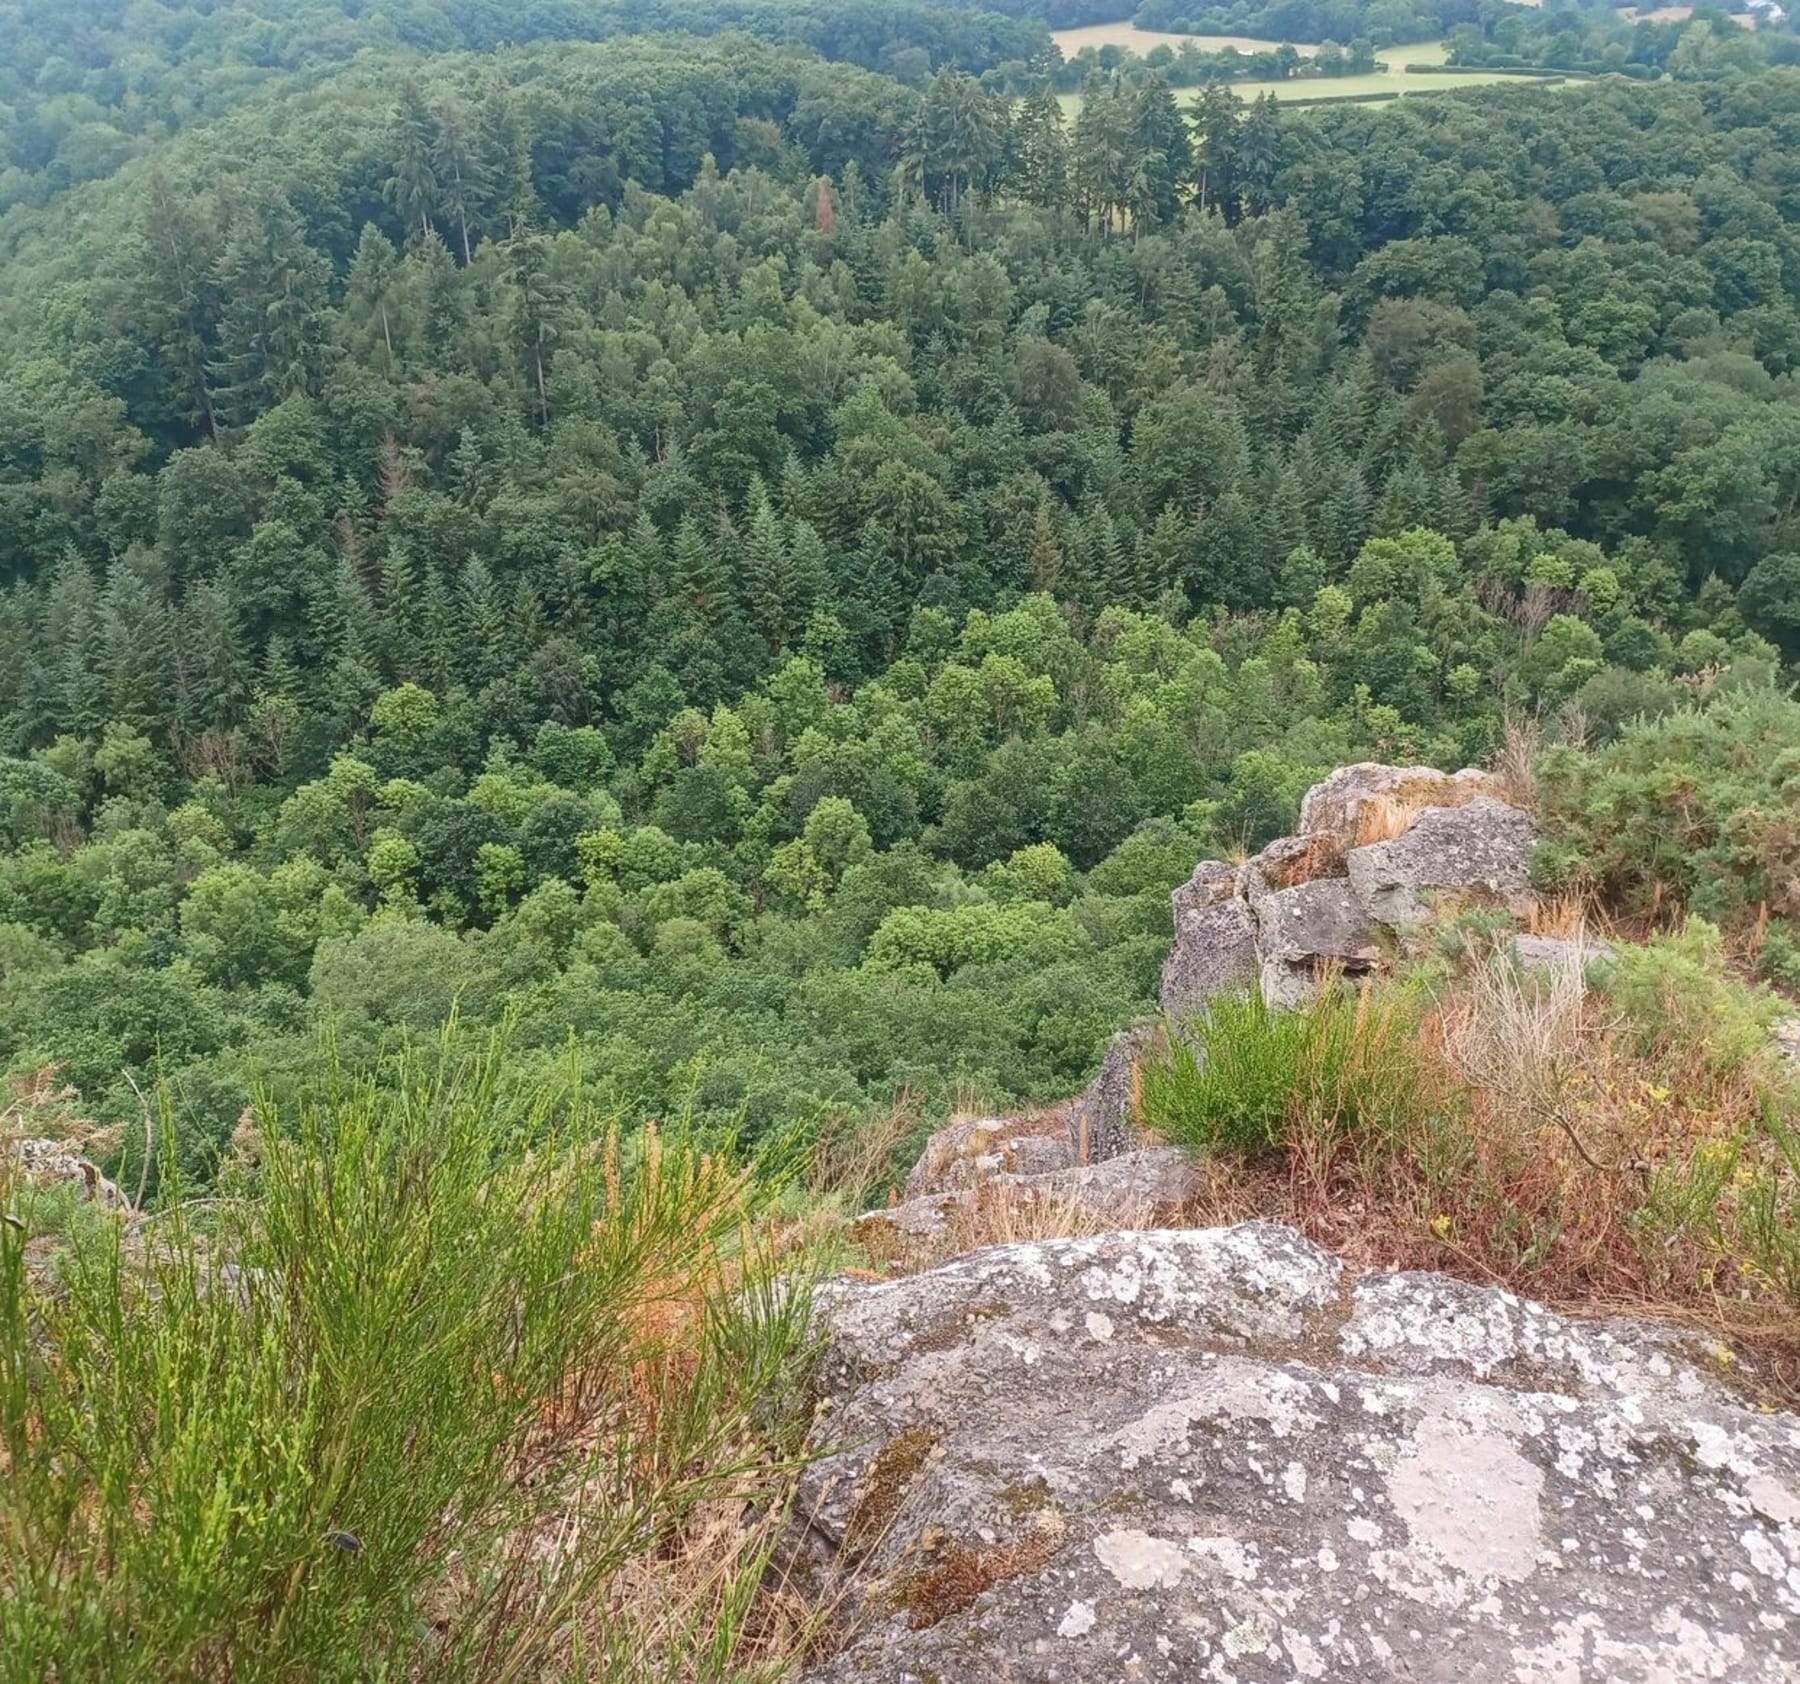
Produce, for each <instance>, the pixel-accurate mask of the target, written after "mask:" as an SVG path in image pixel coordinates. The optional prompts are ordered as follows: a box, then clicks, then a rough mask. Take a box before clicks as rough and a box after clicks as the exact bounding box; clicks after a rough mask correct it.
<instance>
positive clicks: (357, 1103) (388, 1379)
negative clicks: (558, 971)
mask: <svg viewBox="0 0 1800 1684" xmlns="http://www.w3.org/2000/svg"><path fill="white" fill-rule="evenodd" d="M501 1074H502V1064H501V1059H500V1056H499V1054H498V1053H497V1052H494V1051H489V1052H488V1053H486V1054H484V1055H483V1056H480V1057H476V1058H474V1059H468V1060H446V1061H445V1062H443V1063H442V1064H440V1065H439V1066H437V1067H435V1068H427V1067H425V1066H423V1065H422V1064H420V1063H419V1062H418V1061H414V1062H413V1064H412V1065H411V1067H410V1068H408V1069H407V1070H406V1071H405V1072H404V1073H403V1074H402V1075H401V1076H400V1077H399V1078H398V1079H397V1080H395V1081H393V1082H392V1083H390V1084H389V1085H387V1086H384V1087H381V1088H377V1087H376V1086H374V1085H372V1084H371V1083H368V1082H362V1081H354V1082H351V1081H346V1082H344V1083H343V1084H342V1085H341V1086H340V1087H339V1088H338V1090H337V1091H328V1092H326V1093H325V1094H324V1095H323V1096H322V1097H320V1098H318V1099H317V1100H315V1101H314V1102H313V1103H311V1104H309V1105H308V1106H307V1107H306V1108H305V1109H304V1110H303V1111H302V1112H301V1114H300V1115H298V1116H297V1117H295V1118H294V1119H292V1122H291V1125H290V1127H289V1128H288V1129H287V1130H285V1131H284V1130H282V1129H281V1128H279V1127H278V1126H277V1120H276V1119H273V1118H264V1119H260V1120H259V1135H258V1137H256V1138H252V1139H246V1140H245V1141H243V1142H241V1147H242V1149H243V1152H244V1153H245V1154H253V1160H254V1161H248V1159H247V1158H246V1157H240V1159H239V1161H238V1162H237V1163H236V1164H235V1165H234V1166H233V1169H232V1171H231V1174H230V1175H229V1176H228V1178H227V1183H226V1190H225V1192H224V1194H223V1195H222V1196H221V1198H220V1199H218V1200H216V1201H207V1203H206V1204H204V1205H203V1206H188V1205H184V1204H181V1203H179V1202H168V1203H165V1204H164V1206H163V1207H162V1208H161V1209H160V1210H158V1211H157V1212H155V1213H154V1214H153V1215H151V1216H150V1217H149V1218H147V1219H143V1220H138V1221H134V1222H131V1223H129V1224H120V1225H116V1226H114V1227H112V1228H111V1230H110V1233H109V1236H107V1237H106V1238H104V1239H103V1240H102V1241H101V1242H100V1243H98V1244H90V1245H88V1246H85V1247H82V1248H80V1249H79V1250H78V1251H77V1252H76V1253H75V1254H74V1255H73V1256H71V1257H70V1258H69V1259H68V1261H67V1266H66V1267H65V1268H64V1269H63V1270H62V1271H61V1274H60V1279H59V1282H58V1284H57V1285H55V1286H54V1287H52V1286H51V1285H50V1284H48V1283H47V1282H46V1280H45V1278H44V1276H43V1275H42V1273H41V1271H40V1270H38V1269H37V1268H36V1267H35V1266H34V1263H33V1257H32V1247H31V1237H30V1235H29V1234H27V1233H24V1232H21V1231H20V1230H18V1229H16V1228H14V1227H12V1226H10V1225H8V1226H5V1227H3V1228H0V1450H3V1453H4V1456H5V1461H6V1472H7V1482H6V1496H5V1500H4V1502H0V1538H3V1539H4V1551H3V1557H4V1567H3V1575H4V1594H0V1677H4V1678H5V1679H7V1680H8V1681H12V1680H17V1681H19V1684H25V1681H27V1680H30V1681H32V1684H38V1681H42V1680H46V1679H56V1680H59V1681H66V1684H73V1681H74V1680H82V1681H87V1680H93V1681H96V1684H102V1681H107V1680H126V1679H129V1680H133V1681H136V1680H149V1679H159V1680H160V1679H177V1678H180V1679H196V1680H213V1679H218V1680H224V1679H230V1680H233V1681H253V1680H278V1679H279V1680H299V1679H307V1680H315V1679H316V1680H334V1679H343V1680H350V1679H357V1680H363V1679H401V1678H405V1679H443V1680H476V1679H479V1680H482V1681H483V1684H499V1681H502V1680H515V1679H518V1680H522V1679H536V1678H542V1677H545V1676H557V1677H571V1678H573V1677H593V1678H601V1677H605V1678H632V1677H644V1678H648V1677H658V1678H662V1677H667V1678H670V1679H677V1678H693V1679H701V1678H725V1677H733V1678H738V1677H748V1676H753V1675H755V1667H756V1665H757V1654H756V1652H755V1648H756V1645H755V1644H754V1643H753V1642H752V1637H751V1633H750V1630H749V1624H750V1622H751V1618H752V1612H753V1609H752V1604H753V1601H754V1593H755V1591H756V1587H757V1586H758V1584H759V1583H760V1581H761V1578H762V1574H763V1569H764V1567H765V1565H766V1562H767V1555H768V1550H769V1547H770V1545H771V1542H772V1537H773V1527H774V1525H775V1524H776V1523H778V1521H779V1518H780V1513H781V1502H782V1493H783V1488H784V1479H785V1472H784V1469H785V1467H786V1466H787V1464H788V1461H789V1458H790V1456H791V1452H792V1450H793V1448H794V1446H795V1444H796V1442H797V1434H798V1433H799V1431H800V1430H801V1427H802V1424H803V1417H802V1415H801V1413H800V1412H799V1410H798V1407H797V1394H796V1391H795V1387H796V1386H797V1385H798V1384H799V1383H800V1381H801V1378H802V1376H803V1369H804V1364H803V1361H802V1360H801V1359H802V1358H803V1354H804V1349H805V1342H806V1334H805V1327H806V1319H807V1313H808V1312H807V1304H806V1295H805V1293H804V1291H801V1290H798V1289H797V1288H796V1289H791V1290H787V1291H785V1292H782V1293H777V1292H776V1291H775V1290H774V1289H773V1286H772V1282H771V1276H770V1273H769V1270H768V1266H767V1261H766V1259H765V1258H763V1257H762V1256H761V1255H760V1254H759V1251H758V1249H757V1247H756V1246H755V1245H754V1244H753V1243H752V1242H751V1240H750V1239H749V1238H748V1237H747V1236H748V1234H749V1231H750V1230H749V1228H748V1224H749V1222H750V1220H751V1218H752V1217H753V1216H754V1215H755V1213H756V1211H757V1208H758V1205H759V1202H760V1200H761V1199H762V1198H763V1196H764V1193H763V1190H762V1189H761V1188H760V1187H759V1184H758V1182H757V1181H756V1180H755V1179H754V1178H753V1177H752V1176H751V1175H750V1174H749V1173H748V1172H747V1171H745V1170H742V1169H739V1168H735V1167H733V1166H732V1165H731V1164H730V1163H729V1162H728V1161H727V1160H725V1159H724V1158H721V1157H718V1156H712V1155H709V1154H707V1153H705V1152H703V1151H701V1150H700V1149H699V1148H698V1147H696V1146H695V1145H693V1144H691V1143H688V1142H686V1141H683V1140H678V1139H673V1138H664V1137H662V1136H660V1135H658V1134H657V1133H656V1132H655V1131H650V1132H648V1133H646V1134H644V1135H643V1136H641V1137H640V1138H638V1139H637V1140H635V1141H634V1143H633V1145H632V1147H631V1149H630V1150H629V1151H627V1150H626V1149H624V1148H623V1147H622V1146H621V1145H620V1143H619V1141H618V1139H617V1137H616V1136H615V1135H612V1134H609V1133H608V1132H607V1130H606V1129H605V1128H604V1126H603V1125H602V1123H601V1122H600V1121H599V1120H598V1119H596V1118H595V1116H594V1115H593V1114H592V1112H591V1110H590V1109H589V1107H588V1106H587V1105H586V1103H585V1101H584V1100H583V1098H582V1095H581V1093H580V1090H579V1087H578V1085H576V1084H574V1083H573V1082H572V1081H571V1082H568V1083H565V1084H562V1085H560V1086H549V1085H544V1086H540V1087H537V1088H535V1089H534V1090H532V1091H529V1092H526V1093H524V1094H512V1095H509V1092H508V1088H507V1085H506V1084H505V1083H504V1082H503V1081H502V1080H501ZM166 1192H167V1184H165V1195H166ZM697 1532H703V1533H704V1535H705V1538H706V1549H705V1551H704V1552H701V1551H698V1550H697V1549H692V1548H690V1545H691V1542H692V1537H693V1535H694V1534H696V1533H697Z"/></svg>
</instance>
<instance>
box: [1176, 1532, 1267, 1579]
mask: <svg viewBox="0 0 1800 1684" xmlns="http://www.w3.org/2000/svg"><path fill="white" fill-rule="evenodd" d="M1187 1547H1188V1548H1189V1549H1190V1550H1192V1551H1193V1553H1194V1554H1195V1555H1197V1556H1199V1557H1201V1558H1202V1559H1203V1560H1206V1561H1211V1562H1215V1563H1217V1565H1218V1566H1219V1567H1221V1568H1223V1569H1224V1571H1225V1574H1226V1576H1227V1577H1228V1578H1233V1579H1236V1580H1238V1581H1239V1582H1240V1583H1241V1584H1251V1583H1253V1582H1254V1581H1255V1579H1256V1576H1257V1574H1258V1573H1259V1572H1260V1571H1261V1565H1260V1563H1259V1561H1258V1558H1257V1551H1256V1545H1255V1544H1252V1543H1246V1542H1245V1541H1244V1540H1243V1539H1241V1538H1189V1539H1188V1541H1187Z"/></svg>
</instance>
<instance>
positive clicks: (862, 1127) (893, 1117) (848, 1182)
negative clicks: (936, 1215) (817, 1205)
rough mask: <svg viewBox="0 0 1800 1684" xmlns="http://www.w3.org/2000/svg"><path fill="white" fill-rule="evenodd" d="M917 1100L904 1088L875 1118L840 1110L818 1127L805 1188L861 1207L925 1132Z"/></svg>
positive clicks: (892, 1175) (893, 1171)
mask: <svg viewBox="0 0 1800 1684" xmlns="http://www.w3.org/2000/svg"><path fill="white" fill-rule="evenodd" d="M924 1129H925V1121H924V1112H923V1110H922V1108H921V1107H920V1104H919V1101H918V1098H917V1097H916V1096H915V1095H914V1094H913V1092H912V1091H911V1090H910V1089H906V1088H903V1089H902V1090H901V1091H900V1092H899V1093H898V1094H896V1095H895V1097H894V1101H893V1103H892V1104H891V1105H889V1106H888V1108H887V1109H886V1110H885V1111H879V1112H877V1113H876V1114H875V1115H874V1116H873V1117H867V1118H865V1117H862V1116H859V1115H857V1114H855V1113H851V1112H838V1113H837V1114H836V1115H835V1116H833V1117H832V1118H831V1119H830V1120H829V1121H828V1122H827V1123H826V1125H825V1126H824V1128H823V1129H822V1130H821V1131H820V1134H819V1140H818V1143H817V1145H816V1146H815V1147H814V1149H813V1154H812V1165H811V1173H810V1174H809V1176H808V1178H807V1185H808V1191H810V1192H812V1193H814V1194H816V1195H818V1196H820V1197H830V1196H833V1195H836V1196H837V1197H840V1198H842V1199H843V1200H844V1202H845V1203H846V1204H848V1205H851V1206H861V1205H864V1204H866V1203H867V1202H868V1200H869V1198H870V1197H871V1195H872V1194H873V1193H874V1192H875V1191H876V1190H877V1189H878V1188H880V1187H881V1186H883V1185H884V1184H885V1183H887V1182H889V1181H891V1180H892V1179H893V1177H894V1175H895V1173H896V1169H897V1166H898V1165H899V1163H900V1161H901V1158H902V1156H903V1154H904V1153H905V1151H906V1149H907V1147H908V1146H909V1145H911V1143H912V1142H914V1141H916V1140H917V1139H918V1138H919V1136H920V1135H921V1134H922V1133H923V1132H924Z"/></svg>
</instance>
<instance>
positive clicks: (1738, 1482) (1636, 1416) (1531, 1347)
mask: <svg viewBox="0 0 1800 1684" xmlns="http://www.w3.org/2000/svg"><path fill="white" fill-rule="evenodd" d="M821 1313H822V1320H823V1327H824V1331H825V1335H826V1340H827V1343H826V1349H825V1355H824V1359H823V1364H822V1368H821V1372H820V1387H821V1392H822V1399H821V1412H820V1415H819V1418H818V1423H817V1426H816V1428H815V1435H814V1445H813V1447H814V1449H815V1451H817V1452H818V1453H819V1459H818V1460H817V1461H816V1462H815V1463H813V1464H812V1465H811V1466H810V1467H809V1469H808V1472H807V1474H806V1475H805V1479H804V1491H803V1494H802V1504H801V1510H800V1514H799V1517H798V1518H797V1520H796V1524H795V1538H794V1548H793V1551H792V1552H791V1553H792V1560H793V1562H794V1564H795V1566H796V1570H798V1571H800V1572H801V1573H802V1575H803V1577H804V1576H805V1575H808V1574H810V1575H811V1582H812V1586H813V1588H814V1590H815V1591H816V1592H817V1593H819V1594H823V1595H826V1596H829V1597H833V1598H836V1599H837V1606H838V1607H839V1609H840V1610H841V1619H840V1624H839V1632H838V1636H839V1640H840V1646H839V1647H838V1649H837V1652H836V1653H835V1654H833V1655H831V1656H830V1657H829V1658H827V1659H824V1660H822V1661H820V1662H818V1663H817V1664H815V1665H814V1667H813V1668H812V1669H811V1671H810V1673H809V1674H808V1676H810V1677H811V1678H812V1679H814V1680H816V1681H818V1684H963V1681H965V1680H991V1681H994V1684H1027V1681H1030V1684H1037V1681H1043V1684H1049V1681H1052V1680H1054V1681H1057V1684H1118V1681H1121V1680H1131V1681H1143V1684H1177V1681H1180V1684H1187V1681H1189V1680H1208V1681H1216V1684H1293V1681H1295V1680H1304V1681H1314V1680H1317V1681H1323V1684H1371V1681H1376V1680H1395V1681H1400V1680H1405V1681H1408V1684H1489V1681H1493V1684H1501V1681H1504V1684H1603V1681H1604V1684H1688V1681H1690V1680H1702V1679H1710V1680H1721V1681H1729V1684H1776V1681H1778V1680H1780V1681H1784V1684H1791V1681H1792V1680H1793V1679H1794V1678H1795V1677H1796V1670H1795V1669H1796V1666H1797V1665H1800V1419H1796V1418H1795V1417H1793V1416H1791V1415H1786V1414H1760V1413H1758V1412H1757V1411H1756V1410H1755V1409H1754V1408H1752V1407H1749V1406H1747V1405H1746V1404H1744V1403H1743V1402H1740V1401H1739V1400H1738V1399H1737V1398H1736V1397H1735V1396H1734V1395H1733V1394H1732V1393H1731V1392H1729V1391H1728V1390H1727V1389H1725V1388H1724V1387H1723V1386H1722V1385H1720V1384H1719V1383H1718V1382H1717V1381H1715V1380H1714V1379H1712V1378H1711V1377H1710V1376H1709V1375H1708V1374H1706V1373H1704V1372H1702V1370H1701V1369H1700V1368H1699V1367H1697V1366H1695V1365H1694V1364H1692V1363H1690V1361H1689V1360H1688V1359H1687V1358H1686V1357H1685V1356H1684V1355H1682V1354H1681V1353H1680V1351H1678V1350H1677V1349H1675V1348H1673V1347H1672V1345H1671V1343H1670V1336H1668V1335H1664V1334H1660V1333H1657V1332H1652V1331H1650V1330H1647V1329H1645V1328H1643V1327H1641V1326H1639V1325H1637V1324H1632V1323H1611V1324H1592V1323H1575V1322H1570V1321H1568V1320H1565V1319H1564V1318H1562V1317H1560V1316H1557V1315H1555V1314H1553V1313H1551V1312H1550V1311H1547V1310H1544V1309H1542V1308H1540V1307H1538V1306H1536V1305H1532V1304H1528V1303H1525V1302H1522V1301H1521V1300H1519V1299H1517V1298H1514V1297H1512V1296H1511V1295H1509V1294H1507V1293H1504V1292H1499V1291H1495V1290H1491V1289H1485V1288H1477V1287H1470V1286H1466V1285H1463V1284H1462V1283H1459V1282H1456V1281H1452V1280H1448V1279H1446V1278H1444V1277H1440V1276H1434V1275H1414V1274H1371V1275H1367V1276H1364V1277H1363V1278H1361V1279H1356V1280H1353V1279H1350V1278H1348V1276H1347V1274H1346V1271H1345V1270H1344V1269H1343V1268H1342V1267H1341V1266H1340V1264H1339V1263H1338V1261H1337V1260H1336V1259H1335V1258H1333V1257H1332V1256H1331V1255H1330V1254H1328V1253H1326V1252H1324V1251H1321V1250H1320V1249H1318V1248H1317V1247H1316V1246H1314V1245H1312V1244H1310V1243H1309V1242H1308V1241H1306V1240H1305V1239H1304V1238H1302V1237H1301V1236H1300V1235H1298V1234H1296V1233H1294V1232H1292V1231H1291V1230H1288V1229H1283V1228H1276V1227H1271V1226H1267V1225H1262V1224H1250V1225H1244V1226H1240V1227H1236V1228H1225V1229H1210V1230H1201V1231H1188V1232H1168V1231H1153V1232H1146V1233H1135V1234H1106V1235H1101V1236H1098V1237H1095V1238H1090V1239H1075V1240H1061V1241H1055V1242H1048V1243H1043V1244H1029V1245H1010V1246H1002V1247H996V1248H993V1249H990V1250H987V1251H983V1252H977V1253H974V1254H971V1255H969V1256H966V1257H963V1258H960V1259H958V1260H956V1261H955V1262H952V1263H949V1264H946V1265H944V1266H942V1267H940V1268H938V1269H936V1270H933V1271H931V1272H930V1273H927V1274H923V1275H918V1276H914V1277H912V1278H910V1279H905V1280H900V1281H895V1282H887V1283H843V1284H841V1285H840V1286H837V1287H834V1288H832V1289H830V1290H829V1291H828V1292H827V1295H826V1298H825V1301H824V1304H823V1308H822V1312H821Z"/></svg>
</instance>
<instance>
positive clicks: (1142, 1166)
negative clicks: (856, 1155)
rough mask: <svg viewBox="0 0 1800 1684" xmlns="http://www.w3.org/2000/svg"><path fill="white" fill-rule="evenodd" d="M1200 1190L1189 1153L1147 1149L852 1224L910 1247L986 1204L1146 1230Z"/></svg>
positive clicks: (895, 1207) (943, 1196) (910, 1203)
mask: <svg viewBox="0 0 1800 1684" xmlns="http://www.w3.org/2000/svg"><path fill="white" fill-rule="evenodd" d="M1199 1190H1200V1170H1199V1166H1198V1164H1197V1163H1196V1161H1195V1159H1194V1156H1193V1154H1192V1153H1190V1152H1186V1151H1184V1150H1182V1149H1181V1148H1180V1147H1177V1146H1146V1147H1139V1148H1136V1149H1135V1150H1132V1151H1126V1152H1120V1153H1117V1154H1116V1155H1114V1156H1113V1157H1110V1158H1107V1159H1105V1160H1104V1161H1103V1162H1100V1163H1092V1164H1065V1165H1064V1166H1063V1167H1062V1168H1060V1169H1052V1170H1046V1171H1043V1172H1042V1173H1039V1174H1033V1175H1018V1174H1004V1173H1001V1174H995V1175H992V1176H989V1177H987V1178H985V1179H984V1180H983V1181H981V1182H980V1184H979V1185H977V1186H970V1187H964V1188H960V1189H953V1190H950V1191H946V1192H936V1193H922V1194H919V1195H917V1196H916V1197H912V1198H907V1199H902V1200H901V1201H900V1202H899V1203H897V1204H892V1205H887V1206H884V1207H883V1208H881V1209H878V1210H871V1211H866V1212H864V1214H863V1215H861V1216H859V1217H858V1218H857V1219H856V1223H855V1226H856V1228H857V1230H858V1231H859V1233H860V1234H861V1235H862V1237H863V1238H864V1239H865V1240H870V1239H872V1238H874V1237H875V1236H877V1235H880V1234H882V1233H886V1234H888V1235H892V1236H894V1237H895V1238H898V1239H901V1240H908V1241H911V1240H935V1239H940V1238H942V1237H943V1236H945V1235H947V1234H949V1233H950V1232H951V1230H952V1228H953V1226H954V1225H955V1224H956V1223H957V1222H958V1221H959V1220H961V1219H963V1218H965V1217H971V1216H973V1215H974V1214H975V1212H976V1211H977V1209H978V1208H979V1207H980V1204H981V1201H983V1200H989V1201H1005V1202H1007V1203H1010V1204H1013V1205H1016V1206H1021V1207H1022V1206H1024V1205H1026V1204H1029V1203H1032V1202H1037V1203H1040V1204H1043V1205H1053V1206H1056V1207H1059V1208H1061V1207H1067V1208H1068V1209H1070V1210H1071V1211H1074V1212H1075V1213H1077V1214H1079V1216H1080V1217H1081V1219H1082V1221H1083V1223H1084V1225H1086V1226H1089V1227H1094V1228H1103V1227H1119V1228H1130V1227H1138V1228H1146V1227H1150V1226H1152V1225H1154V1224H1155V1223H1158V1222H1167V1221H1170V1220H1173V1219H1174V1218H1176V1217H1178V1216H1180V1215H1181V1214H1182V1212H1183V1211H1184V1210H1186V1209H1187V1208H1188V1206H1189V1205H1191V1203H1192V1202H1193V1200H1194V1197H1195V1195H1196V1194H1197V1193H1198V1192H1199ZM903 1249H904V1248H903Z"/></svg>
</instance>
